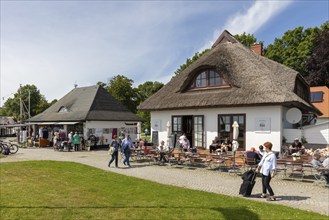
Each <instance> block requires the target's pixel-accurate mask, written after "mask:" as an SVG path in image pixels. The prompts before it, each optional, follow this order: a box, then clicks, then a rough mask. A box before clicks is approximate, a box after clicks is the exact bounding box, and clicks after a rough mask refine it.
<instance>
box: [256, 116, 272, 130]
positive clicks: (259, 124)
mask: <svg viewBox="0 0 329 220" xmlns="http://www.w3.org/2000/svg"><path fill="white" fill-rule="evenodd" d="M255 132H262V133H270V132H271V118H255Z"/></svg>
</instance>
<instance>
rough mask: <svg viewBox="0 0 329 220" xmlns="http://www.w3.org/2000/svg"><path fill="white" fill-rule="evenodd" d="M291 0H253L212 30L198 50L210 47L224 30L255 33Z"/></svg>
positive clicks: (232, 32) (234, 32) (235, 32)
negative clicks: (249, 4) (248, 5)
mask: <svg viewBox="0 0 329 220" xmlns="http://www.w3.org/2000/svg"><path fill="white" fill-rule="evenodd" d="M292 2H293V1H292V0H286V1H255V2H254V3H253V4H252V5H251V7H250V8H248V9H247V10H245V11H242V12H241V11H240V12H238V13H236V14H234V15H233V16H232V17H230V18H229V19H228V20H227V22H226V23H225V25H224V26H223V27H221V28H220V29H218V30H216V31H215V32H214V35H213V39H212V40H211V41H208V42H207V43H206V44H205V45H204V46H203V47H202V48H201V49H200V51H203V50H204V49H206V48H210V47H211V46H212V44H213V43H214V42H215V41H216V40H217V38H218V37H219V35H220V34H221V33H222V32H223V31H224V30H228V31H229V32H230V33H231V34H233V35H235V34H242V33H243V32H246V33H248V34H253V33H255V32H256V31H257V30H258V29H259V28H261V27H262V26H263V25H265V24H266V23H267V22H268V21H269V20H270V19H271V18H273V17H275V16H276V15H277V14H279V13H280V12H281V11H282V10H284V9H286V8H287V7H288V6H289V5H290V4H291V3H292Z"/></svg>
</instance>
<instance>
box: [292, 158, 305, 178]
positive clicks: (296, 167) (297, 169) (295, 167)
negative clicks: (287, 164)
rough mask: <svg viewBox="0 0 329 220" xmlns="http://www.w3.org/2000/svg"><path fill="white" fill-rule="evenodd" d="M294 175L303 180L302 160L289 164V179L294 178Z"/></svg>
mask: <svg viewBox="0 0 329 220" xmlns="http://www.w3.org/2000/svg"><path fill="white" fill-rule="evenodd" d="M295 174H300V175H301V178H302V179H303V178H304V168H303V161H302V160H298V161H292V162H291V177H294V176H295Z"/></svg>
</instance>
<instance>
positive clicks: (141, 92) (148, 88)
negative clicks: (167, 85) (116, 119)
mask: <svg viewBox="0 0 329 220" xmlns="http://www.w3.org/2000/svg"><path fill="white" fill-rule="evenodd" d="M162 87H163V83H161V82H157V81H155V82H151V81H147V82H145V83H143V84H140V85H138V87H137V88H136V89H135V91H136V94H137V97H138V99H137V102H138V105H139V104H140V103H142V102H144V101H145V100H146V99H147V98H149V97H150V96H151V95H153V94H154V93H156V92H157V91H159V90H160V89H161V88H162ZM137 115H138V116H139V117H141V118H142V119H143V120H144V123H143V125H142V130H144V129H145V128H147V129H149V130H150V127H151V124H150V121H151V115H150V113H149V112H142V111H137Z"/></svg>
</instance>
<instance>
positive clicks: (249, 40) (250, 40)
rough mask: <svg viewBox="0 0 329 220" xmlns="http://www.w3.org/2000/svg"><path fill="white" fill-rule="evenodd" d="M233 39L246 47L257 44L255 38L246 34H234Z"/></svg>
mask: <svg viewBox="0 0 329 220" xmlns="http://www.w3.org/2000/svg"><path fill="white" fill-rule="evenodd" d="M234 37H235V38H236V39H237V40H238V41H240V43H242V44H243V45H245V46H247V47H250V46H251V45H253V44H254V43H256V42H257V38H255V37H254V35H253V34H246V32H243V34H236V35H234ZM261 43H262V42H261Z"/></svg>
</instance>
